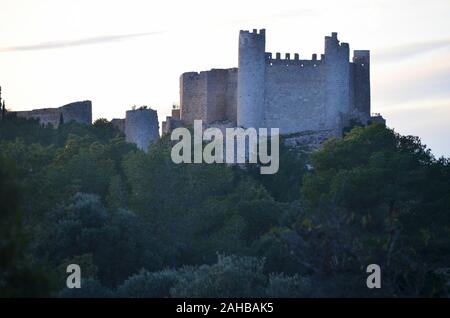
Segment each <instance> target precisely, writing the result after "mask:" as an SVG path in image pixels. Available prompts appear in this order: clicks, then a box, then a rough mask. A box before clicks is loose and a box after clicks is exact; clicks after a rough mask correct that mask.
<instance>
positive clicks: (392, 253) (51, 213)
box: [0, 118, 450, 297]
mask: <svg viewBox="0 0 450 318" xmlns="http://www.w3.org/2000/svg"><path fill="white" fill-rule="evenodd" d="M170 145H171V144H170V141H169V139H168V138H167V137H165V138H162V139H161V140H160V141H159V142H157V143H156V144H155V145H153V146H152V149H151V151H150V152H149V153H148V154H145V153H144V152H142V151H140V150H138V149H136V147H134V146H133V145H131V144H128V143H126V142H125V141H124V138H123V136H121V134H120V132H119V131H117V130H115V129H114V128H113V126H112V125H111V124H110V123H108V122H107V121H105V120H98V121H96V122H95V124H94V125H92V126H85V125H79V124H76V123H65V124H63V125H61V126H60V127H59V128H58V129H53V128H50V127H40V126H39V124H38V123H37V122H36V121H33V120H24V119H19V118H9V119H8V120H4V121H2V122H0V296H59V297H246V296H250V297H317V296H325V297H328V296H333V297H353V296H361V297H371V296H389V297H403V296H408V297H416V296H423V297H442V296H444V297H445V296H448V295H449V282H450V268H449V265H450V164H449V160H448V159H444V158H441V159H435V158H434V157H433V156H432V155H431V154H430V152H429V150H427V149H426V147H425V146H423V145H422V144H421V142H420V140H419V139H418V138H416V137H411V136H400V135H398V134H396V133H395V132H394V131H392V130H390V129H387V128H385V127H383V126H380V125H371V126H369V127H366V128H354V129H353V130H351V131H350V132H349V133H348V134H347V135H346V137H345V138H343V139H340V140H337V139H336V140H329V141H328V142H327V143H326V144H325V145H324V147H323V149H321V150H320V151H316V152H314V153H312V154H311V155H306V154H304V153H303V152H301V151H300V150H299V149H290V148H286V147H283V148H282V149H281V160H280V171H279V172H278V173H277V174H275V175H264V176H262V175H260V174H259V169H257V167H252V166H247V168H246V169H242V168H239V167H236V166H228V165H223V164H218V165H206V164H185V165H183V164H182V165H175V164H173V163H172V161H171V159H170V150H171V147H170ZM306 163H308V164H309V165H308V166H307V165H306ZM310 166H312V167H313V169H306V167H310ZM71 263H76V264H79V265H80V266H81V268H82V288H81V289H79V290H69V289H67V288H65V280H66V275H67V274H66V272H65V270H66V266H67V264H71ZM371 263H376V264H379V265H380V266H381V268H382V288H381V289H373V290H370V289H368V288H367V287H366V277H367V273H366V267H367V265H368V264H371Z"/></svg>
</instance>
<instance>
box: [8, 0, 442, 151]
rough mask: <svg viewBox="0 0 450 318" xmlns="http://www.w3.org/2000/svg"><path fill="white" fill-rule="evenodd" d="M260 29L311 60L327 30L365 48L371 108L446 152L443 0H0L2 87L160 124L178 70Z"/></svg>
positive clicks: (216, 60) (204, 64) (210, 63)
mask: <svg viewBox="0 0 450 318" xmlns="http://www.w3.org/2000/svg"><path fill="white" fill-rule="evenodd" d="M260 28H265V29H266V50H267V51H268V52H281V53H300V57H301V58H305V59H306V58H308V59H310V58H311V54H312V53H318V54H320V53H323V46H324V44H323V42H324V36H325V35H329V34H330V33H331V32H338V36H339V39H340V40H341V41H343V42H348V43H350V49H351V50H354V49H369V50H371V72H372V74H371V80H372V112H379V113H381V114H382V115H383V116H384V117H385V118H386V119H387V123H388V126H389V127H391V128H394V129H395V130H396V131H398V132H399V133H402V134H412V135H417V136H419V137H421V138H422V141H423V142H424V143H425V144H427V145H428V146H429V147H430V148H431V149H432V151H433V153H434V154H435V155H436V156H441V155H444V156H446V157H449V156H450V142H449V140H448V138H449V137H450V1H449V0H428V1H419V0H417V1H416V0H410V1H407V0H403V1H399V0H395V1H393V0H378V1H361V0H348V1H342V0H340V1H335V0H334V1H333V0H330V1H325V0H323V1H321V0H315V1H299V0H293V1H290V0H277V1H275V0H271V1H262V0H255V1H250V0H226V1H225V0H222V1H214V0H208V1H207V0H178V1H175V0H165V1H149V0H147V1H144V0H0V85H1V86H2V88H3V97H4V99H5V100H6V102H7V107H8V108H11V109H14V110H28V109H34V108H41V107H58V106H62V105H64V104H67V103H70V102H73V101H78V100H87V99H88V100H91V101H92V103H93V116H94V119H96V118H100V117H104V118H107V119H112V118H123V117H124V116H125V111H126V110H127V109H130V107H131V106H132V105H134V104H136V105H148V106H150V107H152V108H154V109H156V110H157V111H158V116H159V120H160V122H161V121H163V120H164V118H165V116H167V115H168V114H169V113H170V109H171V107H172V104H173V103H174V102H178V100H179V87H178V79H179V76H180V74H181V73H183V72H187V71H202V70H209V69H211V68H229V67H237V53H238V52H237V49H238V33H239V30H241V29H260Z"/></svg>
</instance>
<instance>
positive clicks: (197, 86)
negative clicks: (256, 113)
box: [180, 68, 238, 123]
mask: <svg viewBox="0 0 450 318" xmlns="http://www.w3.org/2000/svg"><path fill="white" fill-rule="evenodd" d="M237 74H238V71H237V69H236V68H232V69H212V70H211V71H207V72H200V73H195V72H189V73H184V74H182V75H181V77H180V108H181V116H180V118H181V120H182V121H183V122H186V123H192V122H193V121H194V119H202V120H203V121H205V122H208V123H210V122H214V121H217V120H225V119H229V120H231V121H233V122H236V108H237V107H236V94H237Z"/></svg>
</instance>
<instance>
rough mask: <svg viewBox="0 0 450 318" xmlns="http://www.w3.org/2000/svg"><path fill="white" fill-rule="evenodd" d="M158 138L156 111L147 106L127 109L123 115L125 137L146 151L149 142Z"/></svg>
mask: <svg viewBox="0 0 450 318" xmlns="http://www.w3.org/2000/svg"><path fill="white" fill-rule="evenodd" d="M158 138H159V124H158V113H157V112H156V110H153V109H148V108H138V109H135V110H128V111H127V112H126V117H125V139H126V141H127V142H131V143H134V144H136V145H137V147H138V148H139V149H142V150H144V151H145V152H148V149H149V146H150V143H152V142H154V141H155V140H157V139H158Z"/></svg>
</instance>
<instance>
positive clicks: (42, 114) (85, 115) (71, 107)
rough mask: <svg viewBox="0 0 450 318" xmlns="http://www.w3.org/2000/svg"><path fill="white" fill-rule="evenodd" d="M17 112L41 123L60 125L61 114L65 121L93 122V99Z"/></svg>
mask: <svg viewBox="0 0 450 318" xmlns="http://www.w3.org/2000/svg"><path fill="white" fill-rule="evenodd" d="M15 114H16V115H17V116H18V117H22V118H34V119H38V120H39V122H40V124H41V125H44V126H46V125H52V126H53V127H54V128H57V127H58V126H59V123H60V120H61V115H62V119H63V120H64V123H69V122H71V121H74V122H77V123H80V124H87V125H90V124H92V103H91V101H83V102H75V103H71V104H67V105H64V106H61V107H59V108H41V109H34V110H30V111H17V112H15Z"/></svg>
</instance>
